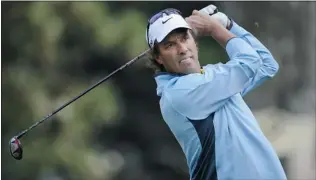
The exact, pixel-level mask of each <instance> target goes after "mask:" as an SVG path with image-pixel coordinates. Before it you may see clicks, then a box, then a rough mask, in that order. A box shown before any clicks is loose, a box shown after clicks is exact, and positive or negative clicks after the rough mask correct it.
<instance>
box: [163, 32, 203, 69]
mask: <svg viewBox="0 0 316 180" xmlns="http://www.w3.org/2000/svg"><path fill="white" fill-rule="evenodd" d="M158 48H159V52H160V53H159V56H158V57H157V62H158V63H160V64H163V66H164V67H165V69H166V70H167V71H168V72H172V73H183V74H190V73H199V72H200V63H199V61H198V52H197V45H196V43H195V40H194V38H193V37H192V35H191V33H190V32H189V31H188V30H184V31H175V32H172V33H170V34H169V35H168V36H167V37H166V39H165V40H164V41H162V42H161V43H159V45H158Z"/></svg>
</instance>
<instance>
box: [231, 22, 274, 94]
mask: <svg viewBox="0 0 316 180" xmlns="http://www.w3.org/2000/svg"><path fill="white" fill-rule="evenodd" d="M232 22H233V26H232V28H231V30H230V31H231V32H232V33H233V34H235V35H236V36H238V37H239V38H241V39H243V40H244V41H246V42H247V43H248V44H249V45H250V46H251V47H252V48H253V49H254V50H255V51H256V52H257V53H258V54H259V57H260V59H261V60H262V65H261V66H260V68H259V69H258V71H257V73H256V74H255V76H254V77H253V78H251V79H250V81H249V82H248V84H247V85H246V86H245V88H244V89H243V91H242V93H241V95H242V96H244V95H246V94H247V93H248V92H250V91H251V90H253V89H255V88H256V87H258V86H260V85H261V84H262V83H263V82H264V81H266V80H268V79H271V78H273V77H274V76H275V74H276V73H277V72H278V70H279V64H278V63H277V61H276V60H275V59H274V57H273V55H272V54H271V52H270V51H269V50H268V49H267V48H266V47H265V46H264V45H263V44H262V43H261V42H260V41H259V40H258V39H257V38H255V37H254V36H253V35H252V34H251V33H249V32H248V31H246V30H245V29H244V28H242V27H241V26H239V25H238V24H237V23H236V22H234V21H232Z"/></svg>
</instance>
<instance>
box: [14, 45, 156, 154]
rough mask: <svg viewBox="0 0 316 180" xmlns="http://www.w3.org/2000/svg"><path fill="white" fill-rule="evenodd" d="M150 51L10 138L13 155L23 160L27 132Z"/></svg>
mask: <svg viewBox="0 0 316 180" xmlns="http://www.w3.org/2000/svg"><path fill="white" fill-rule="evenodd" d="M149 51H150V49H147V50H146V51H144V52H143V53H141V54H140V55H138V56H137V57H135V58H134V59H132V60H130V61H129V62H127V63H126V64H124V65H123V66H121V67H120V68H118V69H116V70H115V71H113V72H112V73H110V74H109V75H107V76H106V77H104V78H103V79H101V80H100V81H99V82H97V83H96V84H94V85H92V86H91V87H89V88H88V89H87V90H85V91H83V92H82V93H81V94H79V95H78V96H76V97H74V98H73V99H71V100H70V101H68V102H67V103H65V104H64V105H62V106H60V107H59V108H58V109H56V110H55V111H53V112H52V113H50V114H49V115H48V116H46V117H45V118H43V119H41V120H39V121H37V122H36V123H34V124H33V125H32V126H30V127H29V128H27V129H25V130H24V131H22V132H20V133H19V134H18V135H16V136H14V137H12V138H11V139H10V142H9V147H10V153H11V156H12V157H13V158H15V159H17V160H21V159H22V157H23V149H22V144H21V142H20V140H19V139H20V138H22V137H23V136H24V135H25V134H27V133H28V132H30V131H31V130H32V129H33V128H35V127H36V126H38V125H39V124H41V123H43V122H44V121H46V120H47V119H49V118H50V117H52V116H53V115H54V114H56V113H57V112H59V111H60V110H62V109H64V108H65V107H66V106H68V105H69V104H71V103H72V102H74V101H76V100H77V99H79V98H80V97H82V96H83V95H85V94H86V93H88V92H89V91H91V90H92V89H94V88H95V87H97V86H99V85H100V84H101V83H103V82H104V81H106V80H108V79H109V78H110V77H112V76H113V75H114V74H116V73H117V72H119V71H121V70H123V69H124V68H126V67H127V66H129V65H131V64H133V63H134V62H136V61H137V60H139V59H140V58H141V57H143V56H144V55H146V54H147V53H148V52H149Z"/></svg>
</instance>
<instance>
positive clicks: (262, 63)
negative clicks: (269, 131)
mask: <svg viewBox="0 0 316 180" xmlns="http://www.w3.org/2000/svg"><path fill="white" fill-rule="evenodd" d="M215 9H216V7H215V6H213V5H211V6H208V7H206V8H204V9H203V10H202V11H201V12H202V13H201V12H199V11H196V10H194V11H193V13H192V15H191V16H190V17H188V18H183V17H182V16H181V15H180V14H179V11H177V10H175V9H165V10H163V11H160V12H158V13H157V14H155V15H154V16H152V17H151V18H150V20H149V22H148V26H147V31H146V39H147V42H148V45H149V47H150V48H151V49H152V57H153V59H152V65H153V66H152V67H154V68H155V71H156V75H155V80H156V82H157V94H158V96H160V98H161V99H160V108H161V113H162V116H163V118H164V120H165V122H166V123H167V125H168V126H169V128H170V129H171V131H172V133H173V134H174V136H175V138H176V139H177V140H178V142H179V144H180V146H181V148H182V150H183V152H184V154H185V156H186V159H187V163H188V167H189V173H190V179H192V180H213V179H223V180H228V179H238V180H267V179H270V180H284V179H286V175H285V173H284V171H283V168H282V166H281V163H280V161H279V159H278V156H277V154H276V152H275V151H274V149H273V147H272V146H271V144H270V143H269V141H268V140H267V138H266V137H265V136H264V134H263V133H262V131H261V129H260V127H259V125H258V123H257V121H256V119H255V117H254V116H253V114H252V112H251V110H250V109H249V108H248V106H247V104H246V103H245V102H244V100H243V96H244V95H246V94H247V93H248V92H249V91H251V90H252V89H254V88H255V87H258V86H259V85H260V84H262V82H264V81H265V80H267V79H270V78H272V77H273V76H274V75H275V74H276V72H277V71H278V64H277V62H276V61H275V60H274V58H273V56H272V55H271V53H270V52H269V50H268V49H267V48H266V47H265V46H264V45H262V44H261V43H260V42H259V41H258V39H256V38H255V37H254V36H253V35H252V34H250V33H249V32H247V31H246V30H245V29H243V28H242V27H241V26H239V25H238V24H237V23H236V22H234V21H233V20H230V19H229V18H227V16H226V15H225V14H223V13H221V12H217V13H214V12H216V11H215ZM203 13H205V14H203ZM210 15H211V16H210ZM195 35H198V36H205V37H206V38H213V39H215V40H216V41H217V42H218V43H219V44H220V45H221V46H222V47H223V48H225V50H226V52H227V54H228V56H229V61H228V62H227V63H226V64H222V63H218V64H208V65H206V66H202V67H201V65H200V63H199V59H198V47H197V42H196V40H195Z"/></svg>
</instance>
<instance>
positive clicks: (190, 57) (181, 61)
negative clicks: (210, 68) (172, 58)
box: [179, 56, 193, 64]
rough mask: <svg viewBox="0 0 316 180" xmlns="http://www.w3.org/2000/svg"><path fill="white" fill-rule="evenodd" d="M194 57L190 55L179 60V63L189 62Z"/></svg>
mask: <svg viewBox="0 0 316 180" xmlns="http://www.w3.org/2000/svg"><path fill="white" fill-rule="evenodd" d="M192 59H193V56H189V57H186V58H183V59H181V60H180V61H179V63H180V64H181V63H184V62H188V61H191V60H192Z"/></svg>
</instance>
